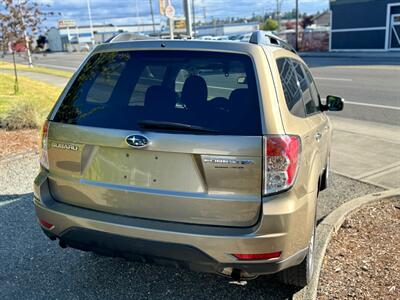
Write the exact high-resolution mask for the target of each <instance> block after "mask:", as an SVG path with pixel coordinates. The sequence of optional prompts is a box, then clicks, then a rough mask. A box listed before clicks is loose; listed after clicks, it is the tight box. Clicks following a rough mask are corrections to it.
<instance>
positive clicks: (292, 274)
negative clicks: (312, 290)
mask: <svg viewBox="0 0 400 300" xmlns="http://www.w3.org/2000/svg"><path fill="white" fill-rule="evenodd" d="M314 250H315V225H314V229H313V234H312V236H311V240H310V243H309V246H308V252H307V256H306V257H305V258H304V260H303V261H302V262H301V264H299V265H297V266H294V267H291V268H289V269H286V270H283V271H281V272H280V273H278V274H277V275H278V280H279V281H281V282H282V283H284V284H288V285H293V286H296V287H301V288H303V287H305V286H307V284H309V283H310V281H311V278H312V276H313V273H314Z"/></svg>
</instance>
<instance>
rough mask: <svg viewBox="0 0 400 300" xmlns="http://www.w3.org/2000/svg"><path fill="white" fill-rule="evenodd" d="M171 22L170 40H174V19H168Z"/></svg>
mask: <svg viewBox="0 0 400 300" xmlns="http://www.w3.org/2000/svg"><path fill="white" fill-rule="evenodd" d="M168 20H169V38H170V39H171V40H173V39H174V19H172V18H168Z"/></svg>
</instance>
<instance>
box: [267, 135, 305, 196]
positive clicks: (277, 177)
mask: <svg viewBox="0 0 400 300" xmlns="http://www.w3.org/2000/svg"><path fill="white" fill-rule="evenodd" d="M300 152H301V140H300V138H299V137H298V136H295V135H268V136H266V137H264V153H265V154H264V155H265V156H264V194H266V195H267V194H274V193H278V192H281V191H284V190H287V189H289V188H290V187H292V185H293V184H294V181H295V179H296V175H297V170H298V167H299V160H300Z"/></svg>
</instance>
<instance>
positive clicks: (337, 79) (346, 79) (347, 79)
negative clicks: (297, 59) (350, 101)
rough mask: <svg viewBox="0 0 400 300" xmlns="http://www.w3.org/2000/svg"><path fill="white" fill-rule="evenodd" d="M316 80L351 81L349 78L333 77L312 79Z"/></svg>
mask: <svg viewBox="0 0 400 300" xmlns="http://www.w3.org/2000/svg"><path fill="white" fill-rule="evenodd" d="M314 79H316V80H333V81H353V79H351V78H334V77H318V76H316V77H314Z"/></svg>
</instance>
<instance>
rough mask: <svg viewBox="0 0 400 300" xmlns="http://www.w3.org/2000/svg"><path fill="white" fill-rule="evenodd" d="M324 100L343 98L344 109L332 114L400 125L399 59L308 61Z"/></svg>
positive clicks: (325, 59) (333, 58) (318, 59)
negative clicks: (334, 97) (331, 97)
mask: <svg viewBox="0 0 400 300" xmlns="http://www.w3.org/2000/svg"><path fill="white" fill-rule="evenodd" d="M305 61H306V62H307V64H308V65H309V66H310V67H311V71H312V73H313V75H314V78H315V81H316V82H317V86H318V89H319V92H320V94H321V97H322V98H325V97H326V96H327V95H335V96H341V97H343V98H344V99H345V100H346V102H345V103H346V104H345V109H344V110H343V111H342V112H335V113H333V114H335V115H337V116H339V117H344V118H353V119H358V120H366V121H372V122H380V123H385V124H391V125H400V117H399V116H400V86H399V82H400V65H399V64H400V58H397V59H396V58H387V59H382V58H381V59H379V60H377V59H373V58H370V57H366V58H340V57H339V58H336V57H332V58H325V57H323V58H321V57H305Z"/></svg>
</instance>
